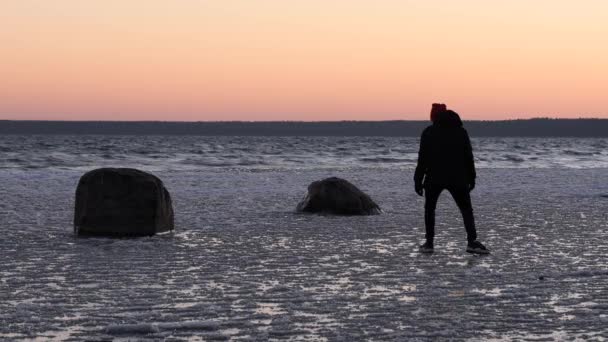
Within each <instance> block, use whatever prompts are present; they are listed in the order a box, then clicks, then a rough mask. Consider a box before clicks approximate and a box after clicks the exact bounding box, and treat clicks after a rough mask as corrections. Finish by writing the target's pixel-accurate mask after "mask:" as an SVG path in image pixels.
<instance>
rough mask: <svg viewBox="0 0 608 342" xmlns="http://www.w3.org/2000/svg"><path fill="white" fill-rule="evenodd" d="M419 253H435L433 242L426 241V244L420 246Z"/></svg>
mask: <svg viewBox="0 0 608 342" xmlns="http://www.w3.org/2000/svg"><path fill="white" fill-rule="evenodd" d="M418 251H420V253H433V241H431V240H426V242H425V243H423V244H422V245H420V247H419V248H418Z"/></svg>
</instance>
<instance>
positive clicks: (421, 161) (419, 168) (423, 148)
mask: <svg viewBox="0 0 608 342" xmlns="http://www.w3.org/2000/svg"><path fill="white" fill-rule="evenodd" d="M428 149H429V137H428V129H425V130H424V131H423V132H422V135H421V136H420V148H419V150H418V164H417V165H416V171H415V172H414V189H415V191H416V193H417V194H418V195H420V196H422V194H423V192H422V182H423V181H424V176H425V175H426V173H427V170H428V156H429V151H428Z"/></svg>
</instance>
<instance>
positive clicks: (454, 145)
mask: <svg viewBox="0 0 608 342" xmlns="http://www.w3.org/2000/svg"><path fill="white" fill-rule="evenodd" d="M475 178H476V173H475V161H474V160H473V149H472V147H471V141H470V139H469V134H468V133H467V131H466V130H465V129H464V128H463V127H462V121H460V117H458V115H457V114H456V116H455V117H454V116H449V117H446V118H442V119H441V120H438V121H436V122H435V123H433V125H431V126H429V127H427V128H426V129H425V130H424V131H423V132H422V136H421V138H420V150H419V152H418V165H417V166H416V172H415V174H414V181H415V182H416V183H417V184H422V182H423V181H424V183H425V184H437V185H444V186H448V185H467V184H472V183H474V182H475Z"/></svg>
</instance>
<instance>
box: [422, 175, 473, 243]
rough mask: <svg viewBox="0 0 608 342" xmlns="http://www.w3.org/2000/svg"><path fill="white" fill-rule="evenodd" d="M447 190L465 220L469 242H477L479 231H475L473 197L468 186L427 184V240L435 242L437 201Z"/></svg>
mask: <svg viewBox="0 0 608 342" xmlns="http://www.w3.org/2000/svg"><path fill="white" fill-rule="evenodd" d="M444 189H446V190H448V191H449V192H450V194H451V195H452V198H454V201H456V205H458V208H459V209H460V213H461V214H462V218H463V220H464V227H465V229H466V231H467V241H469V242H472V241H475V240H477V231H476V230H475V218H474V217H473V205H472V204H471V195H470V194H469V189H468V188H467V186H466V185H448V186H444V185H436V184H426V185H425V187H424V194H425V203H424V225H425V227H426V235H425V237H426V239H427V240H431V241H432V240H433V238H434V237H435V208H436V207H437V200H438V199H439V195H440V194H441V192H442V191H443V190H444Z"/></svg>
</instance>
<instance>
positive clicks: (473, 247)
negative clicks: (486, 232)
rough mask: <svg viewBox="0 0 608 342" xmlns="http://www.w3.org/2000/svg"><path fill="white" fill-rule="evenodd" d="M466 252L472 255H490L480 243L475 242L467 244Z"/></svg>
mask: <svg viewBox="0 0 608 342" xmlns="http://www.w3.org/2000/svg"><path fill="white" fill-rule="evenodd" d="M467 252H468V253H473V254H490V251H489V250H488V249H487V248H486V246H484V245H482V244H481V242H479V241H477V240H475V241H471V242H469V243H468V244H467Z"/></svg>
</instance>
